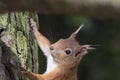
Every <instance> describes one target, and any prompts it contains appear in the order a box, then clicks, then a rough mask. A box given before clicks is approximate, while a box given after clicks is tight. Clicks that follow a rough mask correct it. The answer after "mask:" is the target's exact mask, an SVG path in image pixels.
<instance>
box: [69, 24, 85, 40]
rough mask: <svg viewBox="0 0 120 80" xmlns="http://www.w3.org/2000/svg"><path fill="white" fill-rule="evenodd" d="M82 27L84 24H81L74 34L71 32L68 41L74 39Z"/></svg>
mask: <svg viewBox="0 0 120 80" xmlns="http://www.w3.org/2000/svg"><path fill="white" fill-rule="evenodd" d="M83 26H84V24H82V25H81V26H80V27H79V28H78V29H77V30H76V31H75V32H73V33H72V34H71V35H70V37H69V38H70V39H74V38H75V37H76V35H77V34H78V32H79V31H80V30H81V29H82V27H83Z"/></svg>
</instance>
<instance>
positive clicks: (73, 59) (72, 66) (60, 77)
mask: <svg viewBox="0 0 120 80" xmlns="http://www.w3.org/2000/svg"><path fill="white" fill-rule="evenodd" d="M31 27H32V29H33V32H34V34H35V37H36V39H37V41H38V44H39V45H40V47H41V49H42V50H43V52H44V53H47V54H45V55H46V56H49V55H51V56H52V57H53V59H54V61H55V63H57V66H56V67H55V68H54V69H53V70H52V71H50V72H48V73H45V74H36V73H32V72H29V71H27V70H23V71H22V73H23V75H24V76H26V77H27V78H29V79H30V80H77V67H78V64H79V62H80V60H81V59H82V57H83V56H84V51H85V50H87V48H85V49H83V46H80V45H79V44H78V42H77V41H76V40H75V38H74V37H75V35H76V33H75V35H74V33H73V34H72V36H73V37H72V36H70V38H67V39H60V40H59V41H57V42H56V43H54V44H50V41H49V40H48V39H47V38H46V37H45V36H43V35H42V34H41V33H39V32H38V30H37V27H36V24H35V22H34V21H33V20H32V19H31ZM50 47H52V49H51V50H50V49H49V48H50ZM66 49H71V51H72V52H71V53H70V54H69V55H67V54H66V53H65V50H66Z"/></svg>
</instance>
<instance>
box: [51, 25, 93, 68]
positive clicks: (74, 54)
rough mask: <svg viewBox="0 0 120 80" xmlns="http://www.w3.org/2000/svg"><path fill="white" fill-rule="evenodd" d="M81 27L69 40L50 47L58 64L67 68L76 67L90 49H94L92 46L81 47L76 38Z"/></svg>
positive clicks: (63, 40)
mask: <svg viewBox="0 0 120 80" xmlns="http://www.w3.org/2000/svg"><path fill="white" fill-rule="evenodd" d="M82 27H83V25H81V26H80V27H79V28H78V29H77V30H76V31H75V32H73V33H72V34H71V35H70V37H69V38H66V39H60V40H58V41H57V42H56V43H54V44H52V45H51V46H50V51H51V55H52V57H53V59H54V61H55V62H56V63H57V64H60V65H62V66H64V67H65V66H66V67H70V68H72V67H76V66H77V65H78V64H79V62H80V60H81V59H82V57H83V56H84V55H85V54H86V53H87V50H88V49H93V48H91V47H90V45H80V44H79V43H78V42H77V41H76V39H75V37H76V36H77V34H78V32H79V31H80V29H81V28H82Z"/></svg>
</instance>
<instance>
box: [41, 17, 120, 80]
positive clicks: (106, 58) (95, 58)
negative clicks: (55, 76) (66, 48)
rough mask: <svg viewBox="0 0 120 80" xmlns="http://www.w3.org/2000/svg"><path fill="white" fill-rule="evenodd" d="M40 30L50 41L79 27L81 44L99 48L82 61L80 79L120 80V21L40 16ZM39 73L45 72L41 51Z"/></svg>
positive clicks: (44, 62) (62, 36)
mask: <svg viewBox="0 0 120 80" xmlns="http://www.w3.org/2000/svg"><path fill="white" fill-rule="evenodd" d="M39 22H40V24H39V25H40V27H39V30H40V32H41V33H42V34H44V35H45V36H46V37H47V38H48V39H49V40H51V42H53V43H54V42H56V41H57V40H59V39H60V38H67V37H68V36H69V35H70V34H71V33H72V32H73V31H75V30H76V29H77V28H78V27H79V26H80V25H81V24H84V25H85V26H84V27H83V28H82V30H81V31H80V32H79V34H78V36H77V40H78V42H79V43H80V44H93V45H99V46H97V47H96V50H94V51H91V52H89V53H88V54H87V55H86V56H84V58H83V59H82V61H81V63H80V65H79V69H78V77H79V80H120V49H119V48H120V20H113V19H97V18H94V17H86V16H80V15H79V16H77V15H74V16H44V15H39ZM39 56H40V59H39V61H40V66H39V67H40V73H43V72H44V71H45V69H46V59H45V57H44V55H43V53H42V52H41V51H40V54H39Z"/></svg>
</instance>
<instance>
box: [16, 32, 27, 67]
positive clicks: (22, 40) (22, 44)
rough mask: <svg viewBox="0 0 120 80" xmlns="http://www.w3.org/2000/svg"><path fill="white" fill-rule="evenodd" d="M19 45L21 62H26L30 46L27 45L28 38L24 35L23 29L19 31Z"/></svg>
mask: <svg viewBox="0 0 120 80" xmlns="http://www.w3.org/2000/svg"><path fill="white" fill-rule="evenodd" d="M16 44H17V47H18V53H19V58H21V64H23V65H25V64H26V59H27V54H28V49H27V48H28V47H27V39H26V37H25V36H24V35H23V33H22V32H21V31H17V43H16Z"/></svg>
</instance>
